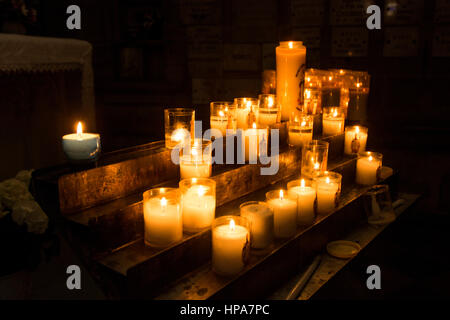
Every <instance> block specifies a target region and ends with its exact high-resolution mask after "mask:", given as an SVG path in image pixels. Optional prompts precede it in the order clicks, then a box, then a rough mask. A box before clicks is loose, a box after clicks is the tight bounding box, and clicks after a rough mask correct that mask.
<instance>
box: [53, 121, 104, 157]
mask: <svg viewBox="0 0 450 320" xmlns="http://www.w3.org/2000/svg"><path fill="white" fill-rule="evenodd" d="M62 145H63V150H64V153H65V154H66V156H67V158H68V159H69V160H71V161H92V160H96V159H97V158H98V156H99V155H100V135H99V134H97V133H83V125H82V124H81V122H78V125H77V133H72V134H66V135H65V136H63V137H62Z"/></svg>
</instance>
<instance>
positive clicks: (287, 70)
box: [275, 41, 306, 120]
mask: <svg viewBox="0 0 450 320" xmlns="http://www.w3.org/2000/svg"><path fill="white" fill-rule="evenodd" d="M275 51H276V60H277V61H276V63H277V98H278V102H279V103H280V105H281V118H282V120H289V115H290V114H291V113H292V112H293V111H295V110H296V108H297V106H298V105H299V104H303V83H304V78H305V62H306V47H304V46H303V42H301V41H281V42H280V45H279V46H278V47H276V50H275Z"/></svg>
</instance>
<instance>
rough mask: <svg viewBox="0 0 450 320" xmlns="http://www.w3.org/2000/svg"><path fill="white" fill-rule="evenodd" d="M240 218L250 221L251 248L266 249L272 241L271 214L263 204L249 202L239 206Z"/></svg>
mask: <svg viewBox="0 0 450 320" xmlns="http://www.w3.org/2000/svg"><path fill="white" fill-rule="evenodd" d="M240 213H241V217H245V218H247V219H248V221H250V233H251V244H252V245H251V246H252V248H255V249H263V248H266V247H268V246H269V245H270V244H271V243H272V241H273V212H272V210H271V209H270V207H269V206H268V205H267V204H266V203H264V202H258V201H249V202H245V203H243V204H241V206H240Z"/></svg>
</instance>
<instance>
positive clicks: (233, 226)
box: [230, 219, 236, 230]
mask: <svg viewBox="0 0 450 320" xmlns="http://www.w3.org/2000/svg"><path fill="white" fill-rule="evenodd" d="M235 228H236V223H235V222H234V220H233V219H231V220H230V230H234V229H235Z"/></svg>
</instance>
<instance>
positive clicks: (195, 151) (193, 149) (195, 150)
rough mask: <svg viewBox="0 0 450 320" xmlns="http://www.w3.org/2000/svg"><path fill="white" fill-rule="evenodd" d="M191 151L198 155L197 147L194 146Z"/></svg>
mask: <svg viewBox="0 0 450 320" xmlns="http://www.w3.org/2000/svg"><path fill="white" fill-rule="evenodd" d="M191 153H192V155H193V156H197V155H198V152H197V149H195V148H192V150H191Z"/></svg>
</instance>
